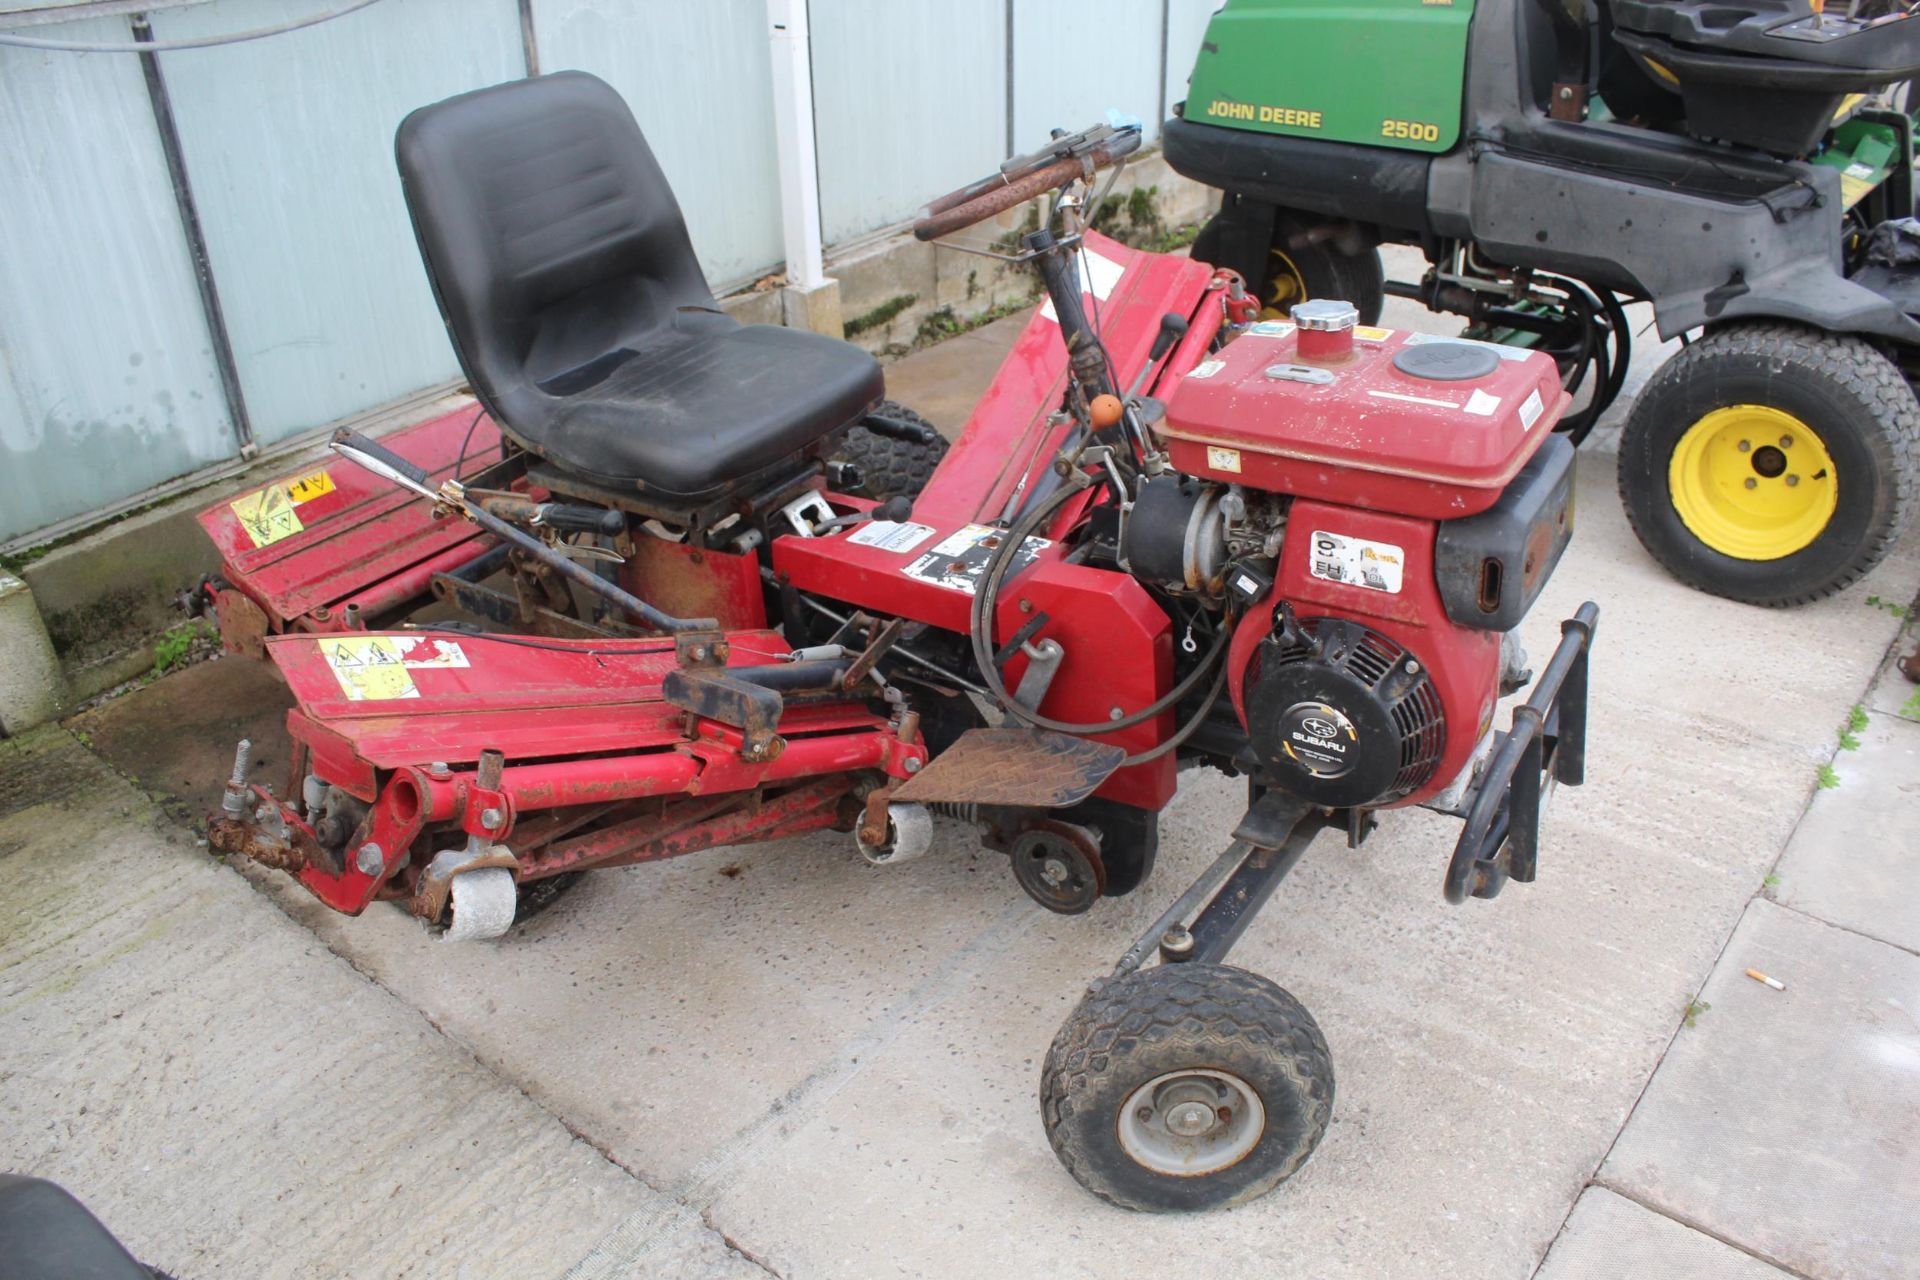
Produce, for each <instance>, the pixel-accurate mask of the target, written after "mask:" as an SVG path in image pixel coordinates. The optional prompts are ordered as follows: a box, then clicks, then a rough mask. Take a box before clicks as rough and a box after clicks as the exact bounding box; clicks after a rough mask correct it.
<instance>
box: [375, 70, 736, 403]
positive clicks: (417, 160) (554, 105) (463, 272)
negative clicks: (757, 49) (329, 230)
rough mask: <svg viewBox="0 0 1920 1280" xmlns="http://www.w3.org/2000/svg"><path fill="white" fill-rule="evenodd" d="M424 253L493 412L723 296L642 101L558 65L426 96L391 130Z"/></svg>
mask: <svg viewBox="0 0 1920 1280" xmlns="http://www.w3.org/2000/svg"><path fill="white" fill-rule="evenodd" d="M394 157H395V159H396V161H397V162H398V164H399V166H400V185H401V188H402V190H403V191H404V192H405V194H406V200H407V209H408V212H409V213H410V214H411V215H412V218H413V230H414V235H415V236H416V237H417V238H418V240H419V242H420V256H421V258H422V259H423V260H424V261H425V263H426V268H427V277H428V279H429V280H430V281H431V282H432V284H433V292H434V296H435V298H436V299H437V300H438V302H439V304H440V313H441V315H442V316H443V317H444V318H445V320H446V323H447V331H448V333H449V335H450V336H451V337H452V339H453V345H454V349H455V351H456V352H457V353H458V355H459V357H460V363H461V367H462V368H463V369H465V371H466V374H467V378H468V379H469V381H471V382H472V383H473V386H474V389H475V390H476V391H477V392H479V393H480V397H481V399H482V401H483V402H485V403H486V404H487V406H488V407H489V408H490V409H491V410H493V412H494V413H495V414H496V415H500V414H501V413H502V411H503V409H504V410H506V413H507V416H511V405H512V402H513V400H514V399H515V398H516V393H522V394H524V393H525V392H526V391H528V390H529V389H530V385H531V386H538V385H540V384H542V383H546V382H549V381H552V380H554V379H559V378H562V376H563V375H566V374H568V373H575V374H576V375H577V373H578V371H581V370H583V369H586V368H587V367H588V366H593V365H596V364H604V363H606V362H607V361H608V360H609V359H610V358H612V357H614V356H615V355H616V353H618V352H620V351H621V350H623V349H630V348H632V347H634V346H636V345H638V343H640V342H641V341H642V340H644V338H645V336H646V335H647V334H648V333H650V332H654V331H657V330H659V329H662V328H664V327H666V326H668V325H670V324H672V323H673V320H674V317H675V314H676V312H677V310H678V309H679V308H681V307H698V308H702V309H705V308H712V307H714V306H715V305H716V304H715V302H714V299H713V293H712V291H711V290H709V289H708V287H707V281H706V277H705V275H704V274H703V273H702V272H701V270H700V263H699V261H698V260H697V259H696V258H695V257H694V253H693V245H692V243H691V241H690V240H689V239H688V238H687V226H686V222H685V220H684V219H683V218H682V217H681V216H680V206H679V203H678V202H677V201H675V199H674V198H673V191H672V189H671V188H670V187H668V185H667V180H666V177H665V175H664V174H662V173H661V172H660V166H659V164H658V163H657V162H656V161H655V160H654V158H653V152H652V151H651V150H650V149H649V148H648V146H647V140H646V138H645V137H643V136H642V135H641V133H640V126H639V125H638V124H637V123H636V122H635V121H634V118H633V113H632V112H631V111H629V110H628V109H627V104H626V103H625V102H624V101H622V100H621V98H620V95H619V94H617V93H615V92H614V91H613V88H612V87H611V86H610V85H608V84H607V83H606V82H604V81H602V80H600V79H598V78H596V77H594V76H590V75H587V74H586V73H585V72H580V71H561V72H557V73H555V74H553V75H546V76H539V77H536V78H533V79H528V80H516V81H511V82H509V83H507V84H501V85H495V86H493V87H492V88H487V89H479V90H476V91H474V92H472V93H464V94H461V95H460V96H458V97H454V98H448V99H447V100H446V101H444V102H436V103H434V104H433V105H432V106H427V107H421V108H420V109H418V110H417V111H414V112H413V113H412V114H410V115H409V116H408V117H407V118H406V119H405V120H403V121H401V123H400V128H399V131H398V133H396V135H395V137H394Z"/></svg>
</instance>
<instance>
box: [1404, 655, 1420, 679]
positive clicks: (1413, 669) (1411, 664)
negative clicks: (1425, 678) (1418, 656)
mask: <svg viewBox="0 0 1920 1280" xmlns="http://www.w3.org/2000/svg"><path fill="white" fill-rule="evenodd" d="M1407 674H1408V675H1410V676H1417V675H1419V674H1420V664H1419V663H1417V662H1415V661H1414V660H1413V659H1412V658H1408V659H1407Z"/></svg>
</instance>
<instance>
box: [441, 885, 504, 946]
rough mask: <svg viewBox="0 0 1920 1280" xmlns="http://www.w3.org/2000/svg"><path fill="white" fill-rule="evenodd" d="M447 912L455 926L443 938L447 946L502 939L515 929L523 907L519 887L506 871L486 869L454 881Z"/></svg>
mask: <svg viewBox="0 0 1920 1280" xmlns="http://www.w3.org/2000/svg"><path fill="white" fill-rule="evenodd" d="M451 889H452V891H451V893H449V895H448V898H447V910H448V913H449V914H450V915H451V916H452V923H450V924H449V925H448V926H447V931H446V933H445V934H443V935H441V937H442V940H443V941H446V942H478V941H481V940H482V939H485V938H498V937H500V936H501V935H502V934H504V933H505V932H506V931H507V930H509V929H511V928H512V927H513V913H514V910H515V909H516V908H517V907H518V906H519V901H520V895H519V886H517V885H516V884H514V882H513V872H511V871H509V870H507V869H506V868H505V867H482V868H481V869H480V870H478V871H469V872H466V873H465V874H464V875H457V876H455V877H454V878H453V884H452V886H451Z"/></svg>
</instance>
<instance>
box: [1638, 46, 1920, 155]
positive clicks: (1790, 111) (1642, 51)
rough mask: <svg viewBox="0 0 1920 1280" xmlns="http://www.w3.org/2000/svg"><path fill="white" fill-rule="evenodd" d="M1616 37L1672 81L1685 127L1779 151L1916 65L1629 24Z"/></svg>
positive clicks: (1798, 148)
mask: <svg viewBox="0 0 1920 1280" xmlns="http://www.w3.org/2000/svg"><path fill="white" fill-rule="evenodd" d="M1614 39H1615V40H1617V41H1618V42H1619V43H1620V45H1621V46H1622V47H1623V48H1625V49H1627V50H1628V51H1629V52H1631V53H1632V54H1633V55H1634V56H1635V57H1636V58H1638V59H1639V60H1640V62H1641V64H1642V65H1643V66H1644V67H1645V68H1646V69H1647V72H1648V73H1649V74H1650V75H1652V76H1653V77H1654V78H1655V79H1656V80H1661V81H1665V82H1669V83H1673V84H1677V87H1678V88H1679V90H1680V99H1681V102H1682V103H1683V104H1684V105H1685V108H1686V127H1687V132H1688V133H1690V134H1692V135H1693V136H1694V137H1696V138H1711V139H1716V140H1719V141H1723V142H1733V143H1738V144H1740V145H1741V146H1748V147H1758V148H1759V149H1760V150H1762V151H1771V152H1773V153H1774V154H1776V155H1783V156H1798V155H1804V154H1806V153H1807V152H1809V151H1812V150H1813V149H1814V147H1816V146H1818V145H1819V143H1820V140H1821V139H1822V138H1823V137H1825V136H1826V133H1827V130H1828V129H1830V128H1832V127H1833V123H1834V120H1835V118H1836V115H1837V113H1838V112H1839V111H1840V109H1841V105H1842V103H1843V102H1845V100H1846V97H1847V95H1848V94H1851V93H1870V92H1873V91H1874V90H1877V89H1881V88H1884V87H1885V86H1887V85H1889V84H1891V83H1893V82H1894V81H1896V80H1902V79H1906V78H1908V77H1909V76H1911V75H1913V74H1914V73H1915V72H1916V71H1920V65H1915V66H1912V67H1909V68H1906V69H1904V70H1898V71H1882V70H1877V69H1864V68H1859V67H1847V66H1835V65H1832V64H1830V63H1818V62H1803V61H1798V60H1794V59H1789V58H1781V57H1760V56H1756V55H1752V54H1744V53H1720V52H1716V51H1711V50H1705V49H1693V48H1687V47H1683V46H1681V45H1677V44H1674V43H1672V42H1671V41H1668V40H1663V39H1660V38H1659V37H1657V36H1648V35H1642V34H1639V33H1637V32H1629V31H1615V32H1614Z"/></svg>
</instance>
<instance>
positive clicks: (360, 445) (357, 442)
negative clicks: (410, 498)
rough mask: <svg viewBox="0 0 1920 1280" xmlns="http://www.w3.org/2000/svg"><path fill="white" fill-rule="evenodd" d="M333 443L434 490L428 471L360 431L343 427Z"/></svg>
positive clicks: (422, 486) (334, 437)
mask: <svg viewBox="0 0 1920 1280" xmlns="http://www.w3.org/2000/svg"><path fill="white" fill-rule="evenodd" d="M333 443H335V444H337V445H345V446H347V447H348V448H349V449H353V450H355V451H357V452H359V453H364V454H366V455H367V456H368V457H370V458H372V459H374V460H375V461H376V462H381V463H384V464H386V466H387V467H389V468H390V469H392V470H394V471H397V472H399V473H400V474H401V475H403V476H405V477H406V478H407V479H409V480H411V481H413V482H414V483H415V484H417V485H419V486H420V487H421V488H423V489H431V488H433V480H432V478H431V477H430V476H428V475H427V473H426V471H425V470H424V469H423V468H421V467H420V466H418V465H416V464H415V463H412V462H409V461H407V460H406V459H405V458H403V457H401V456H400V455H399V454H397V453H395V452H394V451H393V450H391V449H389V448H387V446H385V445H383V444H381V443H380V442H379V441H378V440H375V439H372V438H371V437H368V436H363V435H361V434H360V433H359V432H358V431H349V430H348V429H347V428H345V427H342V428H340V429H339V430H338V431H336V432H334V433H333Z"/></svg>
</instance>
